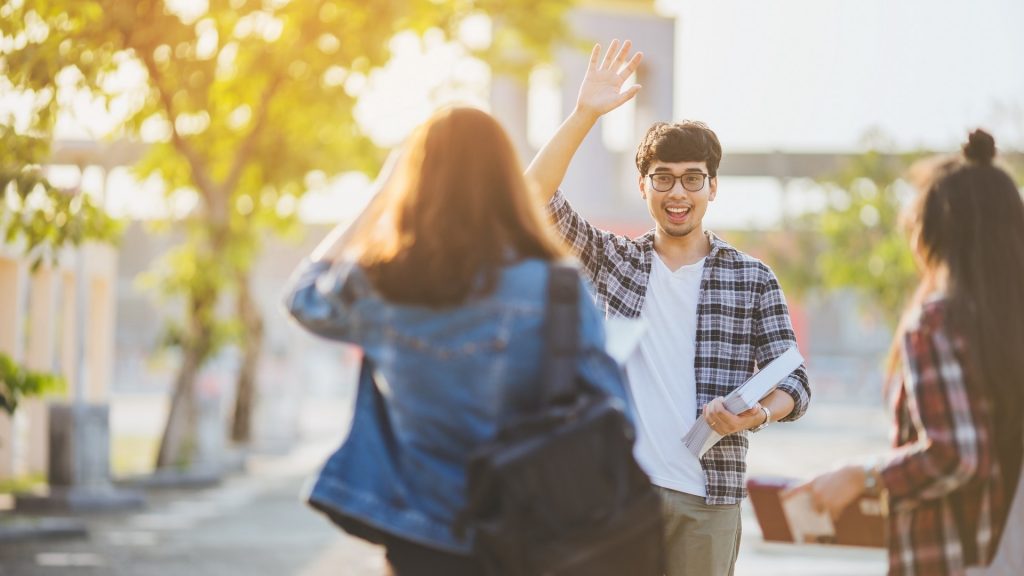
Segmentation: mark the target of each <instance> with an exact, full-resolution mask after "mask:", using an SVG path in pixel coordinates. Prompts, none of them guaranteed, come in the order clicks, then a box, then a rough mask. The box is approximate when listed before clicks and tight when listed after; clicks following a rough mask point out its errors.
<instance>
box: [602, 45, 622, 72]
mask: <svg viewBox="0 0 1024 576" xmlns="http://www.w3.org/2000/svg"><path fill="white" fill-rule="evenodd" d="M618 49H619V39H618V38H616V39H614V40H612V43H611V44H609V45H608V51H607V52H605V53H604V60H602V61H601V69H605V68H611V66H612V62H614V61H615V54H616V53H617V50H618Z"/></svg>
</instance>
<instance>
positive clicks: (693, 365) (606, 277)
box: [526, 40, 810, 576]
mask: <svg viewBox="0 0 1024 576" xmlns="http://www.w3.org/2000/svg"><path fill="white" fill-rule="evenodd" d="M629 53H630V43H629V42H628V41H627V42H625V43H624V44H622V45H621V46H619V42H618V41H617V40H616V41H613V42H612V44H611V46H609V48H608V52H607V53H606V54H605V55H604V58H603V59H602V58H601V48H600V46H595V47H594V50H593V52H592V54H591V58H590V64H589V66H588V68H587V74H586V76H585V78H584V80H583V84H582V86H581V87H580V93H579V97H578V99H577V103H576V108H575V109H574V110H573V112H572V114H571V115H570V116H569V118H568V119H566V121H565V122H564V123H563V124H562V125H561V126H560V127H559V129H558V131H557V132H556V133H555V135H554V136H553V137H552V138H551V140H550V141H549V142H548V143H547V145H545V146H544V148H543V149H542V150H541V151H540V152H539V153H538V154H537V157H536V158H534V160H533V162H532V163H531V164H530V166H529V168H527V171H526V173H527V176H528V177H530V178H532V179H533V180H534V181H535V182H536V183H537V184H538V185H539V187H540V189H541V190H542V191H543V192H544V194H546V195H550V204H549V209H550V211H551V212H552V214H553V215H554V218H555V222H556V224H557V226H558V228H559V230H560V232H561V233H562V235H563V236H564V238H565V239H566V241H567V242H568V243H569V244H570V245H571V246H572V247H573V249H574V251H575V252H576V254H577V256H578V257H579V259H580V261H581V262H582V264H583V267H584V269H585V271H586V273H587V274H588V276H589V277H590V280H591V281H592V282H593V284H594V286H595V287H596V289H597V292H598V298H599V300H600V301H601V304H603V305H604V307H605V311H606V314H607V315H610V316H626V317H633V318H636V317H639V318H643V319H644V320H645V321H646V323H647V325H648V330H647V332H646V333H645V335H644V337H643V339H642V341H641V343H640V345H639V348H638V350H637V352H636V353H634V354H633V356H632V357H631V358H630V359H629V360H628V362H627V365H626V373H627V375H628V377H629V389H630V393H631V395H632V397H633V400H634V404H635V406H636V411H637V418H638V440H637V448H636V452H637V457H638V460H639V461H640V463H641V465H642V466H643V467H644V468H645V470H646V471H647V473H648V474H649V475H650V477H651V481H652V482H653V483H654V484H655V485H656V486H657V487H658V490H659V492H660V493H661V495H662V500H663V510H664V517H665V538H666V556H667V558H666V560H667V568H668V574H669V576H677V575H686V576H689V575H700V576H723V575H725V574H732V572H733V567H734V565H735V562H736V555H737V552H738V549H739V540H740V510H739V504H740V501H741V500H742V499H743V497H744V496H745V488H744V474H745V472H746V461H745V460H746V451H747V446H748V441H747V433H748V432H749V431H757V430H759V429H761V428H763V427H764V426H766V425H767V424H769V423H770V422H773V421H778V420H786V421H791V420H795V419H796V418H799V417H800V416H801V415H802V414H803V413H804V411H806V410H807V405H808V403H809V401H810V388H809V386H808V383H807V375H806V372H805V370H804V368H803V367H802V366H801V367H800V368H799V369H798V370H797V371H795V372H794V373H792V374H791V375H790V376H788V377H787V378H786V379H785V380H783V381H782V382H781V383H780V384H779V387H778V388H777V389H776V390H774V391H773V392H772V393H771V394H770V395H768V396H767V397H766V398H764V399H763V400H762V401H761V404H760V405H759V406H756V407H755V408H753V409H751V410H749V411H747V412H744V413H742V414H735V415H734V414H731V413H729V412H728V411H727V410H726V409H725V408H724V405H723V398H722V397H723V396H725V395H726V394H728V393H729V392H730V391H732V390H733V389H734V388H736V386H738V385H739V384H741V383H742V382H743V381H745V380H746V379H747V378H748V377H749V376H750V375H751V374H752V373H753V372H754V370H755V367H757V366H763V365H765V364H767V363H768V362H770V361H771V360H773V359H775V358H776V357H777V356H779V355H780V354H782V353H783V352H785V351H786V350H787V349H788V348H789V347H790V346H792V345H794V344H795V336H794V334H793V329H792V325H791V323H790V319H789V312H788V310H787V308H786V302H785V299H784V297H783V295H782V290H781V289H780V288H779V284H778V281H777V280H776V278H775V275H774V274H773V273H772V271H771V270H770V269H769V268H768V266H766V265H765V264H763V263H761V262H760V261H758V260H756V259H754V258H752V257H750V256H748V255H746V254H744V253H742V252H740V251H738V250H736V249H735V248H733V247H732V246H730V245H729V244H727V243H726V242H724V241H723V240H721V239H719V238H718V237H717V236H715V235H714V234H712V233H711V232H710V231H706V230H705V229H704V227H703V223H702V221H703V218H704V214H705V212H706V210H707V208H708V204H709V203H710V202H712V201H713V200H714V199H715V195H716V194H717V192H718V178H717V171H718V165H719V162H720V160H721V157H722V149H721V146H720V144H719V142H718V138H717V137H716V136H715V133H714V132H712V131H711V130H710V129H709V128H708V127H707V126H705V125H704V124H702V123H697V122H683V123H678V124H669V123H656V124H654V125H653V126H651V128H650V129H649V130H648V132H647V134H646V136H645V137H644V139H643V141H642V142H641V143H640V146H639V148H638V150H637V155H636V163H637V168H638V170H639V175H638V178H637V186H638V189H639V192H640V196H641V198H643V199H644V200H645V201H646V202H647V208H648V210H649V211H650V213H651V217H652V218H653V219H654V224H655V227H654V229H653V230H652V231H650V232H648V233H647V234H645V235H643V236H641V237H639V238H636V239H630V238H626V237H624V236H617V235H614V234H611V233H609V232H606V231H603V230H599V229H597V228H595V227H593V226H592V225H590V224H589V223H588V222H587V221H586V220H584V219H583V218H582V217H581V216H580V215H579V214H578V213H576V212H575V211H574V210H573V208H572V207H571V206H570V205H569V203H568V202H567V201H566V199H565V197H563V196H562V194H561V192H560V191H558V186H559V185H560V184H561V181H562V179H563V177H564V176H565V172H566V170H567V169H568V167H569V162H570V160H571V159H572V157H573V155H574V154H575V153H576V150H577V149H578V148H579V146H580V144H581V143H582V141H583V138H584V137H585V136H586V135H587V133H588V132H589V131H590V129H591V128H592V127H593V126H594V124H595V123H596V121H597V119H598V118H599V117H600V116H601V115H603V114H605V113H607V112H609V111H611V110H613V109H615V108H616V107H618V106H619V105H621V104H623V103H624V102H626V101H627V100H629V99H630V98H632V97H633V96H635V95H636V93H637V92H638V91H639V89H640V87H639V86H631V87H629V88H628V89H627V90H625V91H623V92H620V90H621V88H622V85H623V83H624V82H625V80H626V78H628V77H629V76H630V75H631V74H632V73H633V71H634V70H635V69H636V67H637V66H638V65H639V63H640V60H641V58H642V54H640V53H636V54H634V55H633V56H632V57H631V58H629V60H628V62H627V57H628V56H629ZM700 417H703V418H705V419H706V420H707V421H708V423H709V425H710V426H711V427H712V428H713V429H714V430H715V431H716V432H718V433H719V434H722V435H724V436H725V437H724V438H723V439H722V440H721V441H719V442H718V444H717V445H715V446H714V447H713V448H711V450H709V451H708V452H707V454H705V455H704V457H703V458H701V459H700V460H699V461H698V459H697V458H695V457H694V456H693V455H692V454H691V453H690V452H689V451H688V450H687V449H686V447H685V446H684V445H683V443H682V441H681V439H682V437H683V436H684V435H685V434H686V432H687V431H688V430H689V429H690V427H691V426H692V425H693V424H694V422H695V421H696V419H697V418H700Z"/></svg>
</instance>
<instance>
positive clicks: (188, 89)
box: [0, 0, 569, 467]
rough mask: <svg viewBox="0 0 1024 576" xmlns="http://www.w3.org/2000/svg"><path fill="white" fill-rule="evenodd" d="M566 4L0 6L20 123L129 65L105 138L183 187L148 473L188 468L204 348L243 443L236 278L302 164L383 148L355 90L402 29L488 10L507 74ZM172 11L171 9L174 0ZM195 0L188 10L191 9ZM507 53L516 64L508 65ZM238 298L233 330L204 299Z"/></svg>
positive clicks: (553, 31)
mask: <svg viewBox="0 0 1024 576" xmlns="http://www.w3.org/2000/svg"><path fill="white" fill-rule="evenodd" d="M568 3H569V2H568V0H558V1H541V0H515V1H500V2H499V1H498V0H301V1H299V0H296V1H288V0H208V2H207V3H206V6H205V7H202V8H204V9H200V10H196V11H195V12H193V13H189V14H185V13H182V12H181V11H175V10H172V9H171V8H170V7H169V6H168V5H167V3H166V2H164V1H162V0H73V1H72V0H67V1H56V0H33V1H31V2H24V1H22V2H17V1H16V2H12V3H9V4H7V5H5V6H4V7H3V8H0V22H2V24H0V33H2V35H3V39H4V40H5V41H6V42H7V47H6V48H4V49H3V53H2V65H3V69H4V71H5V73H7V74H8V76H9V78H10V82H11V83H12V84H13V87H14V88H15V89H18V90H22V91H28V92H30V93H33V94H35V95H37V97H38V100H39V102H40V103H41V104H40V110H42V113H41V114H38V115H37V120H39V121H38V122H36V123H35V124H34V125H33V129H34V130H36V131H37V133H38V134H40V135H41V136H42V137H46V136H48V135H51V134H52V121H49V122H47V121H46V120H47V118H50V119H52V117H54V116H55V115H56V114H55V110H56V109H57V108H58V101H59V99H58V98H57V97H56V94H57V92H58V91H59V90H61V89H63V85H60V84H59V83H58V79H63V80H64V81H65V82H67V83H71V84H73V85H74V86H75V87H76V88H77V89H81V90H87V91H89V92H90V93H93V94H96V95H98V96H99V97H102V98H106V99H108V100H112V99H114V98H117V97H121V96H123V95H121V94H116V93H114V92H113V91H112V90H111V88H110V87H109V82H108V81H109V80H110V79H111V77H112V74H114V72H115V71H117V70H119V69H123V68H124V67H131V66H134V67H137V68H139V69H141V70H142V72H143V75H144V77H145V85H144V90H143V92H142V93H141V94H140V95H139V98H138V99H137V101H136V102H135V107H134V108H133V110H132V111H131V113H129V114H127V115H125V116H124V117H123V118H122V119H121V121H120V122H119V124H118V126H117V128H116V129H115V131H114V135H115V136H126V135H137V134H140V133H142V132H144V131H145V130H146V129H152V128H154V127H162V128H163V132H164V134H163V137H162V138H161V139H159V141H157V142H156V143H154V144H153V145H152V146H150V148H149V150H148V152H147V154H146V156H145V158H143V160H142V161H141V162H140V165H139V166H137V167H136V168H137V171H138V173H139V174H140V175H141V176H149V175H158V176H159V177H160V178H162V180H163V181H164V182H165V183H166V185H167V189H168V191H169V192H170V193H179V192H180V191H182V190H191V191H194V194H195V195H196V197H197V199H198V203H197V208H196V209H195V210H194V211H193V212H192V213H191V214H190V215H189V216H188V217H187V218H185V219H184V220H182V221H179V222H176V223H175V224H176V225H177V226H180V227H181V228H182V229H183V230H184V231H185V232H186V238H187V240H186V241H185V242H184V243H183V244H182V245H180V246H178V247H176V248H175V249H174V250H172V251H171V252H170V253H169V254H167V255H166V257H165V258H164V260H163V261H162V263H161V265H159V266H158V269H157V276H158V277H159V278H160V283H161V286H162V287H163V290H164V291H165V292H166V293H167V294H169V295H173V296H176V297H179V298H182V299H183V300H184V302H185V308H186V313H185V320H184V324H183V325H182V326H178V327H175V328H174V329H173V330H172V331H171V340H172V341H174V342H176V343H177V344H178V345H179V346H180V347H181V350H182V363H181V366H180V367H179V370H178V374H177V377H176V378H175V384H174V394H173V400H172V405H171V414H170V416H169V418H168V422H167V426H166V428H165V432H164V436H163V440H162V442H161V447H160V452H159V456H158V461H157V465H158V466H161V467H163V466H172V465H187V464H188V461H189V459H190V457H191V449H192V447H193V446H194V445H195V442H194V439H193V436H194V434H195V430H196V425H195V424H196V422H195V421H196V417H197V407H196V405H195V394H194V383H195V380H196V376H197V374H198V373H199V370H200V369H201V367H202V365H203V364H204V362H205V361H206V360H207V359H209V358H210V357H211V355H213V354H214V353H215V352H216V351H217V349H218V347H219V346H220V345H222V344H224V343H225V342H228V341H231V340H232V339H238V340H239V343H240V346H241V348H242V351H243V353H242V357H243V361H242V369H241V371H240V374H239V377H240V381H239V394H238V402H239V409H238V410H236V413H237V414H238V418H237V419H236V422H235V424H234V435H235V437H236V438H237V439H240V440H245V439H246V438H247V436H248V427H249V424H248V414H249V411H250V409H251V405H252V401H253V399H252V398H253V397H252V390H253V387H252V379H253V374H254V370H255V367H256V366H257V363H258V358H259V354H260V348H259V346H260V340H261V337H262V320H261V318H260V314H259V312H258V310H256V308H255V304H254V298H253V297H252V294H251V289H250V285H249V273H250V270H251V266H252V263H253V260H254V258H255V256H256V255H257V254H258V253H259V250H260V239H261V238H262V237H263V236H264V235H265V233H266V232H267V231H268V230H276V231H282V230H288V229H294V227H295V226H296V216H295V213H294V210H292V209H291V208H290V207H294V206H295V204H296V200H297V198H298V197H299V196H301V195H302V194H303V192H304V189H305V186H304V179H305V178H306V176H307V175H308V174H310V173H311V172H313V171H314V170H317V171H322V172H323V173H324V174H327V175H330V174H335V173H339V172H343V171H350V170H360V171H364V172H368V173H372V172H373V171H374V170H375V169H376V168H377V166H378V165H379V163H380V161H381V160H382V152H381V151H379V150H378V149H377V148H376V147H375V146H374V145H373V144H372V142H370V141H369V139H368V138H367V137H366V136H365V134H364V132H363V128H362V127H361V126H359V124H358V123H357V122H356V121H355V119H354V117H353V114H352V112H353V108H354V106H355V104H356V102H357V101H358V98H359V88H358V82H355V81H354V80H355V79H358V78H365V77H366V75H368V74H369V73H370V72H371V71H372V70H374V69H376V68H378V67H380V66H382V65H383V64H385V63H386V62H387V60H388V57H389V53H388V42H389V40H390V39H391V38H392V37H394V36H395V34H397V33H398V32H400V31H407V30H409V31H414V32H417V33H424V32H425V31H427V30H431V29H439V30H441V31H442V32H443V33H444V34H445V35H446V36H447V38H449V39H457V38H458V33H457V32H458V30H459V27H460V26H461V25H462V23H463V22H464V21H465V20H466V19H467V18H469V17H472V16H477V15H481V14H490V15H491V16H492V18H493V20H494V21H493V27H492V30H493V32H492V42H490V44H489V45H488V46H486V47H482V48H477V49H475V50H470V52H471V53H473V54H475V55H477V56H479V57H480V58H482V59H484V60H485V61H486V62H488V63H490V64H491V65H492V68H494V69H495V70H498V71H510V70H511V71H520V72H522V71H523V68H524V67H527V66H529V65H532V64H533V63H535V62H537V61H540V60H542V59H543V58H545V57H546V54H547V53H548V50H549V49H550V47H551V46H552V45H553V44H554V43H555V42H557V41H559V40H560V39H563V38H566V37H567V36H568V35H567V33H566V30H565V29H564V24H563V21H562V18H561V16H562V15H563V12H564V10H565V9H566V8H567V5H568ZM178 4H181V3H178ZM200 4H201V3H200ZM508 54H515V55H516V57H515V59H511V58H508V57H507V56H506V55H508ZM231 293H233V294H234V295H235V296H236V300H235V301H236V306H237V311H236V313H235V314H234V316H235V318H234V319H233V320H234V321H229V320H226V319H224V318H221V317H220V316H218V313H217V304H218V302H219V301H220V300H221V299H222V298H223V297H224V296H225V295H228V294H231Z"/></svg>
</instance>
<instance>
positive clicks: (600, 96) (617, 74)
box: [576, 40, 644, 118]
mask: <svg viewBox="0 0 1024 576" xmlns="http://www.w3.org/2000/svg"><path fill="white" fill-rule="evenodd" d="M631 46H632V42H630V41H629V40H626V41H625V42H623V43H622V46H621V47H620V46H619V41H618V40H612V43H611V45H610V46H609V47H608V52H606V53H605V55H604V59H602V58H601V45H600V44H595V45H594V49H593V50H592V51H591V52H590V64H588V65H587V74H586V76H584V77H583V84H582V85H581V86H580V93H579V96H578V97H577V98H576V110H578V111H579V112H581V113H583V114H586V115H588V116H591V117H593V118H597V117H599V116H601V115H603V114H606V113H608V112H611V111H612V110H614V109H616V108H618V107H619V106H621V105H622V104H624V103H625V102H627V101H628V100H629V99H630V98H632V97H633V96H636V93H637V92H639V91H640V85H639V84H634V85H632V86H630V87H629V88H627V89H626V91H625V92H622V91H621V90H622V84H623V83H624V82H625V81H626V79H627V78H629V76H630V75H631V74H633V72H634V71H635V70H636V67H637V66H639V65H640V61H641V60H642V59H643V57H644V55H643V53H642V52H637V53H636V54H633V57H632V58H630V59H629V62H626V57H627V56H629V49H630V47H631Z"/></svg>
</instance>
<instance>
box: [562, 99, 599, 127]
mask: <svg viewBox="0 0 1024 576" xmlns="http://www.w3.org/2000/svg"><path fill="white" fill-rule="evenodd" d="M569 117H570V118H572V119H575V120H576V121H578V122H583V123H587V124H590V125H594V124H597V120H598V119H599V118H601V113H600V112H598V111H597V110H595V109H592V108H588V107H586V106H581V105H580V104H576V107H575V108H573V110H572V113H571V114H570V115H569Z"/></svg>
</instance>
